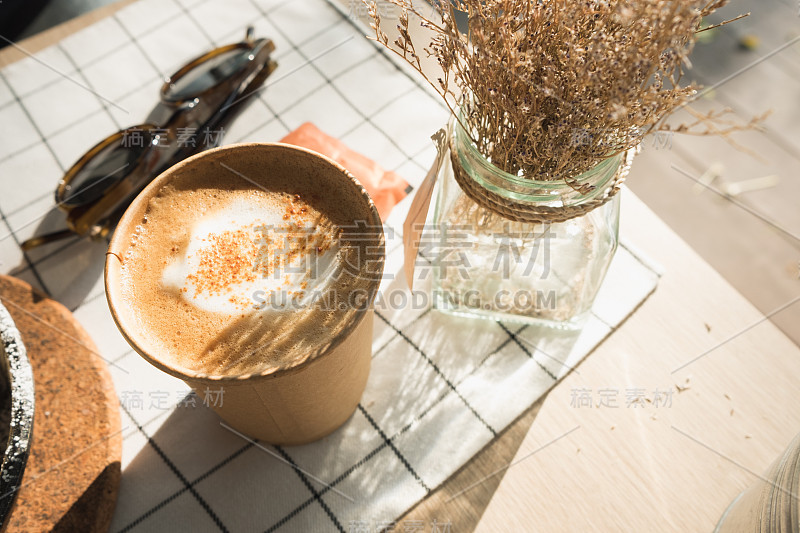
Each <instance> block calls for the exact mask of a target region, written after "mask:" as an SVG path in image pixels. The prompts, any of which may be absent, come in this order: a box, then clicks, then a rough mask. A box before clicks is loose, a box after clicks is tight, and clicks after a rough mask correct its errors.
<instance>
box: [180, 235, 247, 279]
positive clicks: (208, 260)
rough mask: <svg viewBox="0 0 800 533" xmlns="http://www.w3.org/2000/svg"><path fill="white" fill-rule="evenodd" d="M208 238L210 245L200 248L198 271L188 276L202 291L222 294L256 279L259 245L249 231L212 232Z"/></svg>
mask: <svg viewBox="0 0 800 533" xmlns="http://www.w3.org/2000/svg"><path fill="white" fill-rule="evenodd" d="M206 240H207V241H209V243H210V245H209V246H206V247H204V248H203V249H202V250H200V251H199V252H198V254H199V261H198V263H199V264H198V267H197V271H196V273H191V274H189V275H188V276H187V280H188V281H190V282H191V283H193V284H194V286H195V289H196V290H197V292H198V293H209V294H219V293H221V292H223V291H225V290H227V289H228V288H229V287H230V286H232V285H237V284H239V283H244V282H252V281H255V279H256V277H255V273H254V272H253V262H254V261H255V258H256V256H257V254H258V248H257V247H256V244H255V243H254V242H253V237H252V235H251V234H250V232H249V231H247V230H244V229H239V230H236V231H225V232H222V233H219V234H216V233H211V234H209V236H208V238H207V239H206Z"/></svg>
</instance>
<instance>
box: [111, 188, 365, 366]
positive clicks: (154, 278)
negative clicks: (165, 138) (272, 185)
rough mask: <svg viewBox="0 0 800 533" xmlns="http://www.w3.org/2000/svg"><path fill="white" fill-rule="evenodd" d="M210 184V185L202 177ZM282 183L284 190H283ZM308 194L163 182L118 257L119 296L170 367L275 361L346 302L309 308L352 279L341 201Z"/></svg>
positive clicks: (332, 321)
mask: <svg viewBox="0 0 800 533" xmlns="http://www.w3.org/2000/svg"><path fill="white" fill-rule="evenodd" d="M209 185H211V184H209ZM286 189H289V188H288V187H287V188H286ZM328 203H330V204H332V205H327V204H326V200H325V198H321V197H319V196H317V195H315V194H313V193H311V192H309V191H303V190H297V189H296V188H295V189H294V190H292V189H289V190H262V189H258V188H249V189H248V188H238V189H232V190H231V189H229V188H225V187H217V186H208V187H203V186H197V187H194V188H183V187H173V186H171V185H167V186H166V187H164V189H163V190H162V191H161V192H160V193H159V194H158V195H157V196H155V197H153V198H152V199H151V200H150V203H149V204H148V208H147V212H146V214H145V215H144V217H143V219H142V221H141V224H139V226H138V227H137V228H136V231H135V232H134V233H133V235H132V236H131V246H130V248H129V249H128V253H127V255H126V257H124V258H123V261H122V262H123V267H122V281H123V287H124V293H123V294H124V298H125V300H126V304H128V305H130V306H132V309H133V310H134V312H133V315H134V317H135V319H136V321H137V322H138V326H139V329H140V331H141V332H142V334H143V336H144V337H145V338H146V339H147V342H148V343H149V344H150V345H151V346H152V347H154V348H155V349H156V350H158V353H160V354H161V357H160V358H161V359H162V360H164V361H166V362H169V363H170V364H172V365H175V366H179V367H183V368H186V369H190V370H191V371H193V372H198V373H201V374H205V375H211V376H219V375H223V376H231V375H244V374H248V373H256V372H261V371H263V370H265V369H267V368H269V367H271V366H281V365H286V364H287V363H289V362H291V360H292V359H293V358H294V357H296V356H297V355H299V354H302V353H305V352H307V351H308V350H309V349H310V348H311V347H313V346H314V343H315V342H316V340H318V339H319V338H321V337H331V336H335V335H336V331H337V328H340V327H342V326H343V325H344V324H346V323H348V321H350V319H351V318H352V313H354V312H357V309H355V308H350V307H348V306H346V305H345V306H342V305H341V304H339V305H336V304H334V305H333V306H326V305H320V302H321V300H320V295H325V296H328V295H330V294H348V293H351V292H352V291H353V290H354V289H357V288H358V287H359V285H360V284H361V283H363V280H359V279H358V277H357V276H350V275H348V274H347V269H346V268H345V267H346V266H347V264H348V263H353V262H357V261H358V260H359V259H358V256H359V255H361V254H363V253H364V252H365V250H362V249H360V248H363V247H364V244H363V243H358V242H354V241H353V240H352V239H351V238H349V237H348V236H347V233H346V232H345V233H343V231H342V226H343V225H344V224H346V223H347V217H348V205H347V202H346V201H345V202H341V201H339V202H338V205H337V202H335V201H330V202H328Z"/></svg>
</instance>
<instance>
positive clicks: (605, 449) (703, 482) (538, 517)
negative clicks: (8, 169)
mask: <svg viewBox="0 0 800 533" xmlns="http://www.w3.org/2000/svg"><path fill="white" fill-rule="evenodd" d="M131 1H132V0H121V1H120V2H118V3H116V4H114V5H112V6H109V7H108V8H103V10H102V11H100V10H98V12H93V13H91V14H89V15H86V16H84V17H80V18H78V19H75V20H73V21H70V22H69V23H67V25H62V26H61V27H57V28H54V29H52V30H48V32H45V33H44V34H41V35H39V36H36V37H33V38H32V39H29V40H27V41H25V42H23V43H22V46H23V47H25V48H26V49H28V50H30V51H36V50H38V49H41V48H44V47H46V46H48V45H49V44H52V43H54V42H56V41H57V40H58V39H61V38H63V37H65V36H66V35H68V34H69V33H72V32H74V31H77V30H78V29H80V28H82V27H85V26H86V25H88V24H90V23H92V22H95V21H96V20H98V18H99V17H102V16H107V15H109V14H111V13H112V12H114V11H115V10H116V9H118V8H120V7H122V6H124V5H126V4H128V3H130V2H131ZM342 1H344V0H342ZM345 3H346V2H345ZM19 57H21V54H20V53H19V52H18V51H16V50H13V49H9V48H6V49H5V50H2V51H0V66H2V65H5V64H8V63H9V62H11V61H13V60H16V59H18V58H19ZM648 160H649V161H650V162H649V163H648V162H647V161H648ZM665 162H666V159H665V156H664V155H663V154H662V155H661V156H660V158H659V157H655V156H654V155H653V154H652V153H651V154H650V155H649V156H648V157H647V158H642V162H637V163H636V164H635V165H634V167H633V171H632V174H631V178H632V179H636V174H637V173H641V172H648V173H667V172H670V169H669V168H668V165H666V164H665ZM665 179H666V178H665ZM622 203H623V213H622V232H623V233H624V234H625V235H626V236H627V238H628V239H629V240H630V241H631V242H633V243H635V244H636V245H637V246H639V247H640V248H641V249H642V251H643V252H644V253H646V254H647V255H649V256H650V257H652V258H653V259H655V260H656V261H657V262H659V263H660V264H661V265H663V266H664V268H665V275H664V276H663V278H662V279H661V282H660V283H659V287H658V289H657V290H656V292H655V293H654V294H653V295H652V296H651V297H650V298H649V299H648V300H647V301H646V302H645V303H644V304H643V305H642V307H641V308H640V309H639V310H638V311H637V312H636V313H635V314H634V315H632V316H631V318H630V319H628V321H627V322H626V323H624V324H623V326H622V327H621V328H620V329H619V330H618V331H617V332H615V333H614V334H613V335H612V336H611V337H610V338H609V339H608V340H606V341H605V342H604V343H603V344H602V345H601V346H600V347H599V348H598V349H597V350H596V351H595V352H594V353H593V354H591V355H590V356H589V357H588V358H587V359H586V361H585V362H583V363H582V364H581V365H580V366H579V367H578V369H577V371H576V372H573V373H572V374H570V375H569V376H567V377H566V378H565V379H564V380H563V381H561V382H560V383H559V384H558V385H557V386H556V387H555V388H554V389H553V390H552V391H551V392H550V393H549V394H548V395H547V396H546V397H544V398H542V399H541V400H540V401H539V402H537V404H535V405H534V406H533V407H531V409H529V410H528V411H527V412H526V413H525V414H524V415H523V416H522V417H520V419H518V420H517V421H516V422H515V423H514V424H512V426H511V427H509V428H508V429H507V430H506V431H505V432H503V434H501V435H500V436H499V437H498V438H497V439H496V440H495V441H494V442H493V443H492V444H491V445H489V446H487V448H486V449H484V450H483V451H482V452H481V453H480V454H479V455H478V456H476V457H475V458H474V459H473V460H472V461H470V463H469V464H468V465H466V466H465V467H464V468H462V469H461V470H460V471H459V472H458V473H456V474H455V475H454V476H453V477H452V478H451V479H450V480H448V481H447V482H446V483H445V484H444V485H443V486H442V487H441V488H439V489H438V490H437V491H435V492H434V493H433V494H432V495H431V496H429V497H428V498H427V499H426V500H424V501H423V502H421V503H420V504H419V505H418V506H416V507H415V508H414V509H412V510H411V511H409V513H408V514H407V515H406V516H405V517H403V518H401V519H400V520H399V521H398V524H402V523H403V521H406V520H421V521H423V522H424V524H425V528H426V529H425V530H426V531H432V530H433V528H432V525H431V524H432V523H433V521H434V520H435V521H436V523H437V524H446V523H450V524H451V526H450V531H451V532H461V531H470V530H474V529H477V530H479V531H526V532H527V531H547V532H549V531H555V532H560V531H603V532H609V531H641V532H648V533H649V532H659V531H670V532H672V531H687V532H688V531H711V530H712V529H713V526H714V524H715V523H716V521H717V520H718V518H719V516H720V515H721V514H722V512H723V511H724V510H725V508H726V506H727V505H728V504H729V503H730V501H731V500H732V499H733V498H734V497H735V496H736V495H737V494H738V493H739V492H741V491H742V490H743V489H744V488H745V487H746V486H747V485H748V484H749V483H751V482H753V481H754V480H755V479H756V477H755V474H759V475H760V474H761V473H762V472H763V471H764V470H766V468H767V467H768V465H769V464H770V463H771V462H772V461H773V460H774V459H775V458H776V457H777V456H778V455H779V454H780V453H781V451H782V450H783V449H784V448H785V447H786V446H787V444H788V443H789V441H790V440H791V439H792V438H793V437H794V435H795V434H796V433H798V432H800V409H797V407H796V405H795V403H796V401H797V391H798V384H800V349H798V347H797V346H796V345H795V344H793V343H792V342H791V341H790V340H789V339H788V338H787V337H786V336H785V335H783V334H782V333H781V332H780V331H779V330H778V329H777V328H776V327H775V326H774V325H773V324H772V323H771V322H770V321H769V320H766V319H765V317H764V315H762V314H761V313H760V312H758V311H757V310H756V309H755V308H754V307H753V306H752V305H751V304H749V303H748V302H747V301H746V300H745V298H744V297H743V296H741V295H740V294H739V293H738V292H736V291H735V290H734V289H733V288H732V287H731V286H730V285H729V284H728V283H727V282H726V281H724V280H723V279H722V277H721V276H720V275H719V274H718V273H717V272H715V271H714V270H713V269H712V268H711V267H710V266H709V265H708V264H707V263H705V262H704V261H703V260H702V259H701V258H700V257H699V256H698V255H697V254H696V253H695V252H693V251H692V250H691V249H690V248H689V246H688V245H686V244H685V243H684V242H683V241H682V240H681V239H680V238H679V237H678V236H677V235H676V234H675V233H674V232H673V231H672V230H670V229H669V228H668V227H667V226H666V225H665V224H664V223H663V222H661V221H660V220H659V219H658V217H656V215H654V214H653V212H652V211H651V210H650V209H648V208H647V206H645V205H644V204H643V203H642V202H641V201H639V200H638V199H637V198H636V197H635V196H634V195H633V194H632V193H631V192H630V191H626V192H625V193H624V197H623V202H622ZM799 288H800V287H799ZM793 297H795V295H793V294H787V295H786V302H787V303H788V302H789V301H791V299H792V298H793ZM798 305H800V304H798ZM748 328H751V329H748ZM745 330H746V331H745ZM706 352H707V353H706ZM703 354H705V355H703ZM701 355H703V356H702V357H700V356H701ZM698 357H699V359H697V360H696V361H694V362H692V363H691V364H688V365H687V366H683V365H686V364H687V363H689V362H691V361H692V360H694V359H696V358H698ZM682 366H683V368H681V367H682ZM656 389H657V390H658V391H659V393H661V394H659V401H657V402H655V401H653V400H654V393H655V391H656ZM601 390H604V391H605V392H602V393H601V392H600V391H601ZM668 391H670V392H668ZM637 393H642V394H644V398H646V399H645V400H643V401H640V402H635V405H631V406H630V407H627V406H626V404H627V402H628V395H629V394H632V395H634V396H635V395H636V394H637ZM614 397H615V398H616V402H615V403H616V405H617V407H608V406H599V407H598V405H597V404H598V403H599V402H601V401H602V400H606V401H608V400H609V399H610V398H614ZM587 398H588V399H589V400H590V401H591V402H592V403H593V405H592V407H591V408H590V407H587V406H585V405H584V406H581V407H579V406H578V405H580V404H581V403H582V402H581V401H582V400H586V399H587ZM662 402H664V403H662ZM656 404H658V405H656ZM568 432H569V434H568V435H566V436H565V434H567V433H568ZM510 464H511V465H512V466H510V467H509V466H508V465H510ZM754 473H755V474H754ZM465 489H469V490H466V491H465V492H462V491H464V490H465ZM398 530H402V527H401V528H398Z"/></svg>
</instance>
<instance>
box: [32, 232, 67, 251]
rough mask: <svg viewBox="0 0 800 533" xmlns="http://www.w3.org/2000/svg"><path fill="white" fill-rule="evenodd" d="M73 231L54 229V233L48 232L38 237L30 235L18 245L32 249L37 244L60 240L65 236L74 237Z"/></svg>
mask: <svg viewBox="0 0 800 533" xmlns="http://www.w3.org/2000/svg"><path fill="white" fill-rule="evenodd" d="M74 236H75V233H73V232H72V231H70V230H68V229H65V230H61V231H56V232H54V233H48V234H46V235H40V236H38V237H32V238H30V239H28V240H26V241H24V242H23V243H22V244H21V245H20V247H21V248H22V249H23V250H25V251H28V250H32V249H33V248H36V247H38V246H41V245H43V244H47V243H50V242H54V241H60V240H61V239H66V238H67V237H74Z"/></svg>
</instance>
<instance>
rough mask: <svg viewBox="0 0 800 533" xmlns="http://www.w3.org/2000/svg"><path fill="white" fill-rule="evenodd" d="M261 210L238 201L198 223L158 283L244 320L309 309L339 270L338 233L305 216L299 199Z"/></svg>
mask: <svg viewBox="0 0 800 533" xmlns="http://www.w3.org/2000/svg"><path fill="white" fill-rule="evenodd" d="M283 204H284V205H278V206H276V208H275V209H264V206H263V205H260V204H259V203H257V202H253V201H248V199H242V198H235V199H233V200H232V201H230V202H229V203H228V204H227V205H225V206H223V207H221V208H220V209H218V210H216V211H213V212H210V213H206V214H204V215H203V216H202V217H200V218H198V219H197V220H196V221H195V223H194V224H193V226H192V228H191V230H190V237H189V241H188V245H187V246H186V248H185V250H184V251H183V253H182V254H180V255H179V256H178V257H175V258H174V259H172V260H171V261H170V262H169V263H168V264H167V265H166V267H165V268H164V270H163V274H162V277H161V283H162V284H163V286H164V288H165V289H167V290H170V289H171V290H174V291H177V292H178V293H179V294H180V295H181V297H182V298H183V299H184V300H185V301H187V302H189V303H190V304H192V305H193V306H195V307H197V308H199V309H201V310H203V311H207V312H212V313H219V314H223V315H228V316H230V317H233V316H241V314H242V313H256V312H267V311H271V312H275V311H280V310H281V309H288V308H290V306H289V303H290V302H291V304H292V306H291V307H293V308H296V307H297V306H298V305H299V306H302V305H305V304H307V303H308V302H309V301H310V300H311V299H312V298H313V297H314V295H315V294H319V292H320V291H324V290H325V289H326V288H327V287H328V286H329V281H330V280H331V279H332V278H333V277H334V276H335V275H337V274H338V272H339V271H340V267H339V262H338V261H337V255H338V248H339V244H338V241H337V239H336V238H335V233H336V232H335V228H333V227H332V226H331V225H329V224H319V220H313V219H312V218H311V217H308V216H306V215H307V212H303V210H304V207H303V205H302V202H301V200H299V199H298V198H292V197H286V198H285V199H284V202H283Z"/></svg>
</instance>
